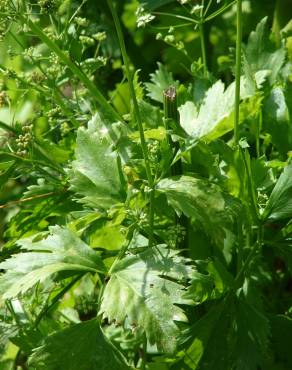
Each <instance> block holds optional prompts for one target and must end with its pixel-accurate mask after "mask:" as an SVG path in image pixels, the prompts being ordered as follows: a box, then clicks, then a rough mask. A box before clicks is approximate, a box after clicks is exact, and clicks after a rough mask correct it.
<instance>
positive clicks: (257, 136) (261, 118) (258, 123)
mask: <svg viewBox="0 0 292 370" xmlns="http://www.w3.org/2000/svg"><path fill="white" fill-rule="evenodd" d="M262 125H263V112H262V108H261V109H260V112H259V117H258V122H257V133H256V150H257V158H259V157H260V156H261V147H260V134H261V130H262Z"/></svg>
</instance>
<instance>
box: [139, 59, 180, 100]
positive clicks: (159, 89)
mask: <svg viewBox="0 0 292 370" xmlns="http://www.w3.org/2000/svg"><path fill="white" fill-rule="evenodd" d="M150 77H151V78H150V79H151V82H147V83H145V86H146V88H147V91H148V96H149V97H150V98H151V99H153V100H155V101H158V102H159V103H162V102H163V92H164V90H165V89H167V88H169V87H170V86H175V87H178V82H177V81H175V80H174V78H173V76H172V73H170V72H168V70H167V69H166V67H165V66H164V65H163V64H161V63H158V70H157V71H156V72H155V73H152V74H151V75H150Z"/></svg>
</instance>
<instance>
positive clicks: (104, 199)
mask: <svg viewBox="0 0 292 370" xmlns="http://www.w3.org/2000/svg"><path fill="white" fill-rule="evenodd" d="M111 144H112V142H111V141H110V139H109V135H108V129H107V128H106V126H104V125H102V122H101V121H100V120H98V119H97V120H92V121H90V122H89V124H88V129H84V128H80V129H79V130H78V133H77V144H76V149H75V155H76V160H75V161H73V162H72V169H70V170H69V171H68V173H69V180H70V184H71V190H72V191H74V192H75V193H77V194H78V195H80V196H81V197H82V198H81V200H80V201H81V202H82V203H85V204H86V205H89V206H91V207H97V208H109V207H111V206H113V205H114V204H116V203H119V202H122V201H123V200H124V192H123V188H122V184H121V178H120V173H119V168H118V158H117V155H116V153H114V152H113V150H112V149H111Z"/></svg>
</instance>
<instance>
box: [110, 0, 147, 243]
mask: <svg viewBox="0 0 292 370" xmlns="http://www.w3.org/2000/svg"><path fill="white" fill-rule="evenodd" d="M107 3H108V6H109V8H110V11H111V13H112V16H113V20H114V23H115V27H116V31H117V35H118V39H119V43H120V48H121V53H122V57H123V61H124V65H125V69H126V75H127V80H128V84H129V89H130V94H131V98H132V101H133V105H134V115H135V118H136V120H137V123H138V129H139V135H140V141H141V148H142V153H143V158H144V162H145V168H146V174H147V180H148V186H149V187H150V189H151V192H150V207H149V227H150V231H149V246H150V247H151V246H152V242H153V223H154V211H153V201H154V188H153V186H154V181H153V177H152V174H151V167H150V161H149V157H148V150H147V145H146V140H145V135H144V130H143V124H142V119H141V115H140V110H139V105H138V101H137V97H136V93H135V88H134V83H133V78H132V74H131V71H130V61H129V58H128V54H127V51H126V45H125V40H124V36H123V32H122V28H121V24H120V20H119V17H118V14H117V12H116V9H115V7H114V5H113V1H112V0H107Z"/></svg>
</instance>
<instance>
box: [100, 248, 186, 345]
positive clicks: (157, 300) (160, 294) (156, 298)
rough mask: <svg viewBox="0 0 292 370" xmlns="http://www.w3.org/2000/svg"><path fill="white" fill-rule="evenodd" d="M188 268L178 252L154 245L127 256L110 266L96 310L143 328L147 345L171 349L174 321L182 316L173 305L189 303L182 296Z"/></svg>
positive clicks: (175, 328)
mask: <svg viewBox="0 0 292 370" xmlns="http://www.w3.org/2000/svg"><path fill="white" fill-rule="evenodd" d="M190 272H191V267H189V266H188V265H187V260H185V259H184V258H183V257H181V256H179V255H178V252H175V251H172V250H169V249H166V248H165V247H157V248H153V249H148V250H146V251H145V252H142V253H140V254H138V255H131V256H127V257H125V258H124V259H122V260H121V261H119V262H117V264H115V265H114V268H113V270H112V271H111V277H110V280H109V282H108V283H107V285H106V287H105V290H104V293H103V297H102V303H101V309H100V312H101V313H103V317H106V318H108V320H109V321H113V320H115V321H116V322H117V323H122V322H124V321H125V319H126V318H127V320H128V321H129V323H130V324H131V325H134V326H136V325H138V326H139V327H142V328H143V329H144V330H145V333H146V336H147V338H148V340H149V342H150V344H154V343H156V344H157V347H158V349H159V350H162V351H164V352H173V351H174V350H175V347H176V337H177V335H178V334H179V329H178V327H177V325H176V324H175V321H185V320H186V317H185V315H184V312H183V310H182V309H181V308H179V307H178V306H176V304H186V303H190V300H186V299H185V298H183V293H184V286H183V285H182V283H181V280H183V279H187V278H188V277H189V275H190Z"/></svg>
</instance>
